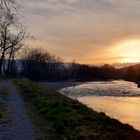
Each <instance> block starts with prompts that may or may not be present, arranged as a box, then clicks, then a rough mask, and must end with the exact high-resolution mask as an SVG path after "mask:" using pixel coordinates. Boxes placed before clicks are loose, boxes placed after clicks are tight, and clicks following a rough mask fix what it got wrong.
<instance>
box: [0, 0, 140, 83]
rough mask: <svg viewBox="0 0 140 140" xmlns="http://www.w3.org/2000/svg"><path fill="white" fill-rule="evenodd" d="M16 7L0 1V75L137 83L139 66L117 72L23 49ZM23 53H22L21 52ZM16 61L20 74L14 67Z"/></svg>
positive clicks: (9, 0)
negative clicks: (121, 80) (113, 80)
mask: <svg viewBox="0 0 140 140" xmlns="http://www.w3.org/2000/svg"><path fill="white" fill-rule="evenodd" d="M19 10H20V5H19V4H18V3H17V1H15V0H0V75H1V76H3V77H17V76H21V77H26V78H29V79H31V80H44V81H58V80H59V81H60V80H76V81H89V80H109V79H124V80H128V81H134V82H139V80H140V65H139V64H138V65H135V66H130V67H125V68H121V69H117V68H115V67H113V66H111V65H108V64H106V65H103V66H100V67H99V66H90V65H81V64H78V63H74V62H73V63H64V62H63V60H62V59H61V58H60V57H57V56H55V55H52V54H50V53H49V52H47V51H44V50H43V49H41V48H32V49H31V48H29V49H28V48H27V47H26V45H24V40H25V39H26V38H28V36H27V33H26V28H25V26H24V25H23V24H22V22H21V21H20V18H19ZM24 50H26V51H24ZM17 58H19V61H20V65H21V70H20V71H19V68H18V67H19V66H18V65H17Z"/></svg>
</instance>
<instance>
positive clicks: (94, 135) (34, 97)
mask: <svg viewBox="0 0 140 140" xmlns="http://www.w3.org/2000/svg"><path fill="white" fill-rule="evenodd" d="M15 84H16V85H17V87H18V88H19V90H20V91H21V95H22V96H23V97H24V99H25V100H26V101H27V102H28V103H29V104H30V105H32V106H33V107H34V109H35V112H36V113H37V114H38V116H40V120H43V121H44V128H45V127H47V130H46V132H44V139H46V138H48V136H49V138H50V139H52V140H55V139H57V140H59V139H60V140H63V139H69V140H78V139H82V140H97V139H98V140H121V139H125V140H139V139H140V132H139V131H137V130H135V129H133V128H132V127H131V126H129V125H125V124H122V123H120V122H119V121H117V120H115V119H111V118H109V117H108V116H106V115H105V114H104V113H97V112H95V111H93V110H92V109H90V108H88V107H87V106H85V105H83V104H81V103H80V102H78V101H76V100H72V99H70V98H68V97H66V96H64V95H61V94H60V93H59V92H57V91H56V90H50V89H44V88H43V87H42V86H40V85H39V84H36V83H32V82H30V81H21V80H16V81H15ZM32 114H34V111H33V112H32ZM40 120H35V121H36V122H38V121H40ZM36 124H38V123H36ZM38 127H40V126H38ZM42 127H43V126H42ZM46 135H47V136H46Z"/></svg>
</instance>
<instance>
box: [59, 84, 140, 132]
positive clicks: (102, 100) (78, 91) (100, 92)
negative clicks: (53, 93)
mask: <svg viewBox="0 0 140 140" xmlns="http://www.w3.org/2000/svg"><path fill="white" fill-rule="evenodd" d="M61 93H63V94H65V95H67V96H69V97H72V98H76V99H78V100H79V101H80V102H82V103H84V104H86V105H87V106H89V107H91V108H93V110H96V111H99V112H105V113H106V114H107V115H109V116H110V117H112V118H115V119H118V120H120V121H121V122H123V123H127V124H130V125H132V126H133V127H134V128H136V129H138V130H140V96H139V95H140V89H139V88H137V86H136V84H134V83H132V82H126V81H110V82H88V83H83V84H81V85H78V86H73V87H68V88H64V89H62V90H61ZM131 96H133V97H131Z"/></svg>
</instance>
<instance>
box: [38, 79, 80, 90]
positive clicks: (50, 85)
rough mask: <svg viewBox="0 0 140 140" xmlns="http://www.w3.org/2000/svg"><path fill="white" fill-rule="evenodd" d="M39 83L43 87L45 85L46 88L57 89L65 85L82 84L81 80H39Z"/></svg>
mask: <svg viewBox="0 0 140 140" xmlns="http://www.w3.org/2000/svg"><path fill="white" fill-rule="evenodd" d="M40 84H41V85H43V86H44V87H47V88H48V89H54V90H59V89H62V88H66V87H72V86H76V85H79V84H82V82H72V81H65V82H41V83H40Z"/></svg>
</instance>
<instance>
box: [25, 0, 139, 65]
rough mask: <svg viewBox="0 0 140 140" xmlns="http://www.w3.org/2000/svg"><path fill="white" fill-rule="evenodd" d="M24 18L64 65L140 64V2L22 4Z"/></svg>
mask: <svg viewBox="0 0 140 140" xmlns="http://www.w3.org/2000/svg"><path fill="white" fill-rule="evenodd" d="M22 5H23V6H22V8H23V9H22V14H23V17H24V22H25V23H26V24H27V27H28V31H29V32H30V34H31V35H33V36H34V37H35V40H30V41H29V42H30V43H29V44H30V45H31V46H37V47H43V48H44V49H46V50H48V51H49V52H51V53H52V54H55V55H57V56H60V57H61V58H62V59H63V60H65V62H71V61H76V62H78V63H82V64H104V63H125V62H140V0H22Z"/></svg>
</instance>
